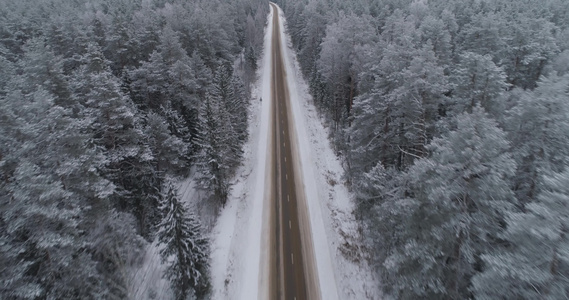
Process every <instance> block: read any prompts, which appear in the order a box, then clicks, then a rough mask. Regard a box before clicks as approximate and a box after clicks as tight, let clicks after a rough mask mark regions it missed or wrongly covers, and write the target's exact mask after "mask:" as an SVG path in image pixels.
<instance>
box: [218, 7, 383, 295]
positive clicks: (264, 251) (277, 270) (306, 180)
mask: <svg viewBox="0 0 569 300" xmlns="http://www.w3.org/2000/svg"><path fill="white" fill-rule="evenodd" d="M285 25H286V19H285V18H284V16H283V12H282V10H280V8H278V7H277V6H276V5H271V12H270V14H269V15H268V16H267V27H266V31H265V37H264V44H263V55H262V59H260V60H259V63H260V67H259V71H258V82H257V84H256V85H255V88H254V90H253V99H257V101H253V102H252V104H251V108H250V109H251V114H250V115H251V118H250V120H249V122H250V125H249V130H250V140H249V141H248V143H247V144H246V145H245V156H244V157H245V160H244V162H243V165H242V166H241V167H240V168H239V170H238V171H237V175H236V177H235V179H234V183H233V184H232V189H231V193H230V197H229V200H228V203H227V205H226V207H225V209H223V211H222V212H221V215H220V216H219V219H218V220H217V223H216V226H215V227H214V229H213V231H212V237H213V242H212V286H213V297H212V298H213V299H228V300H244V299H247V300H249V299H260V300H266V299H283V298H285V299H287V300H288V299H291V300H293V299H294V298H295V297H296V299H298V300H300V299H326V300H338V299H380V296H379V295H378V294H377V293H376V291H377V290H378V289H377V286H376V281H375V279H374V278H373V276H372V273H371V272H370V268H369V266H368V265H367V263H366V261H365V259H364V257H365V253H364V252H363V249H364V248H363V247H362V246H361V244H360V241H361V236H360V228H359V225H358V224H359V223H358V222H357V221H356V220H355V219H354V214H353V209H354V206H353V203H352V201H351V200H350V198H351V196H350V194H349V192H348V190H347V188H346V187H345V186H344V185H343V184H341V182H342V173H343V169H342V166H341V162H340V160H339V159H338V158H337V157H336V155H335V154H334V151H333V150H332V148H331V146H330V143H329V141H328V138H327V131H326V129H325V128H324V127H323V125H322V123H321V122H320V119H319V117H318V115H317V113H316V111H315V109H314V106H313V104H312V100H311V98H310V95H309V93H308V87H307V85H306V82H305V81H304V80H303V78H302V76H301V71H300V67H299V65H298V61H297V60H296V58H295V53H294V50H293V49H292V44H291V41H290V37H289V36H288V35H287V34H286V31H285ZM275 57H276V58H275ZM279 57H280V59H279ZM277 68H278V69H279V70H276V69H277ZM276 83H278V84H276ZM279 90H280V92H279ZM285 94H286V96H283V95H285ZM278 95H280V96H279V97H282V98H281V99H273V98H274V96H278ZM259 98H262V99H263V100H262V101H258V100H259ZM273 104H274V105H273ZM279 106H280V107H279ZM281 113H282V117H281V116H280V115H281ZM283 131H284V132H283ZM277 146H278V147H277ZM287 147H290V148H289V149H288V150H287V149H286V148H287ZM277 152H278V153H277ZM279 174H280V175H279ZM279 185H280V187H279ZM287 196H288V197H287ZM290 196H294V197H295V198H294V199H295V200H293V199H292V198H290ZM292 201H294V202H293V203H292V204H288V203H289V202H292ZM277 209H278V212H279V213H278V214H277ZM288 221H290V223H289V222H288ZM277 225H278V228H277ZM293 232H296V233H293ZM285 239H286V241H285ZM277 243H279V244H278V245H277ZM286 245H288V246H286ZM316 254H317V255H316ZM286 278H288V279H286Z"/></svg>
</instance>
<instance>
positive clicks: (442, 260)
mask: <svg viewBox="0 0 569 300" xmlns="http://www.w3.org/2000/svg"><path fill="white" fill-rule="evenodd" d="M279 3H280V4H281V7H283V9H284V11H285V14H286V16H287V22H288V23H287V26H288V28H287V29H288V31H289V33H290V34H291V37H292V41H293V44H294V47H295V48H296V49H297V50H298V57H299V62H300V64H301V66H302V68H303V73H304V75H305V77H306V78H307V81H309V82H310V92H311V93H312V96H313V99H314V102H315V106H316V107H317V108H319V111H320V113H321V115H322V117H323V119H324V121H325V122H327V124H329V125H330V126H329V129H330V135H331V138H332V141H333V145H334V146H335V150H336V151H337V154H338V155H340V156H341V157H342V158H343V161H344V166H345V170H346V172H345V178H346V180H347V182H349V183H350V184H351V188H352V190H353V192H354V194H355V196H356V199H355V200H356V201H357V203H358V217H359V218H361V220H362V224H363V226H364V232H365V233H366V236H367V240H368V242H369V246H370V249H372V250H371V253H370V254H371V255H370V258H371V260H372V261H373V263H374V264H375V266H376V271H377V273H378V275H379V276H380V277H381V278H382V280H383V289H384V291H386V292H389V293H392V294H393V295H394V296H395V297H396V298H399V299H417V298H421V299H471V298H480V299H500V298H507V299H510V298H516V299H534V298H548V299H558V298H565V297H567V291H568V290H569V282H568V281H567V280H565V279H561V278H565V275H566V274H565V273H566V269H567V266H566V265H565V264H566V261H565V260H566V258H567V254H566V253H564V252H563V251H562V250H560V249H561V248H562V247H563V246H562V245H563V243H564V242H563V237H564V233H563V232H565V228H563V225H558V224H562V221H560V220H562V214H563V209H564V208H562V206H559V205H558V204H554V203H553V202H552V201H557V202H559V203H560V202H562V200H560V199H562V196H563V194H564V193H566V191H565V190H563V189H561V187H562V184H561V182H562V180H563V178H564V176H565V175H563V174H565V173H566V170H567V167H568V163H569V162H568V161H567V157H569V156H568V153H567V151H569V140H568V139H567V132H569V130H568V128H567V124H568V122H567V116H568V111H567V109H568V107H569V106H568V104H569V85H568V81H567V75H566V73H567V65H568V63H567V57H568V56H567V51H568V49H569V44H568V43H567V36H568V35H567V34H568V32H569V29H568V26H567V24H569V2H567V1H559V0H547V1H521V2H520V1H508V0H497V1H460V0H451V1H447V0H429V1H422V0H409V1H395V0H363V1H335V0H332V1H324V0H312V1H307V2H302V1H288V0H282V1H279ZM557 202H556V203H557ZM550 206H551V207H553V206H555V207H556V211H555V213H553V212H548V210H549V209H551V208H549V207H550ZM546 207H547V208H546ZM558 214H561V216H560V215H558ZM537 220H539V222H540V224H539V225H537V223H538V221H537ZM522 228H523V229H522ZM545 240H547V242H546V241H545ZM538 257H539V259H538Z"/></svg>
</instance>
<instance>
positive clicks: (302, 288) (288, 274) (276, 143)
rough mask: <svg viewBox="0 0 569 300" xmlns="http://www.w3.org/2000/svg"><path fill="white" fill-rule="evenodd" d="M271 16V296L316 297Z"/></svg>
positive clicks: (311, 252) (275, 23) (275, 27)
mask: <svg viewBox="0 0 569 300" xmlns="http://www.w3.org/2000/svg"><path fill="white" fill-rule="evenodd" d="M271 5H272V6H273V11H277V7H276V5H274V4H271ZM272 21H273V34H272V43H271V45H272V51H271V53H272V55H271V60H272V63H271V66H272V74H271V118H272V119H271V122H270V123H271V130H270V132H272V135H271V148H270V149H271V152H272V157H271V160H272V161H271V163H270V166H271V168H272V170H271V174H270V176H271V181H272V186H271V193H270V195H269V197H268V199H270V200H269V201H268V203H270V204H269V205H271V206H272V207H271V208H270V220H271V221H270V222H269V226H270V227H271V229H270V230H269V232H270V233H271V237H270V240H271V247H270V249H271V250H270V256H269V257H270V260H269V261H270V262H269V265H270V266H271V269H270V276H271V277H270V278H271V279H270V288H269V296H270V297H271V299H291V300H292V299H298V300H301V299H319V298H320V296H319V288H318V286H317V276H316V270H315V268H314V248H313V246H312V239H311V232H310V222H309V217H308V214H307V212H306V203H305V197H304V195H305V193H304V190H303V183H302V175H301V173H300V166H299V162H298V149H297V148H296V147H295V146H296V136H295V135H294V133H293V132H294V127H293V126H291V125H290V124H291V122H292V120H293V119H291V118H290V117H289V115H291V114H292V112H291V109H290V98H289V92H288V86H287V80H286V78H287V77H286V75H287V74H286V71H285V67H284V62H283V58H282V47H281V37H280V32H279V28H280V26H279V17H278V14H273V20H272ZM291 129H292V130H291Z"/></svg>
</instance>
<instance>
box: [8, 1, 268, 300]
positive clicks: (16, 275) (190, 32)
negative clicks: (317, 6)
mask: <svg viewBox="0 0 569 300" xmlns="http://www.w3.org/2000/svg"><path fill="white" fill-rule="evenodd" d="M268 9H269V7H268V3H266V2H265V1H262V0H238V1H231V2H229V1H224V0H214V1H177V0H172V1H167V0H165V1H163V0H151V1H136V0H121V1H114V0H113V1H107V0H92V1H83V0H79V1H67V0H40V1H12V0H5V1H2V3H1V5H0V298H2V299H124V298H127V297H129V295H128V289H127V288H128V287H127V286H126V285H127V278H126V277H127V276H128V275H126V274H125V272H126V270H127V269H128V268H130V267H132V266H136V265H137V264H139V263H140V262H141V259H142V257H141V255H142V254H143V253H144V251H143V250H144V248H145V247H146V246H147V245H148V243H149V241H151V240H153V239H154V238H155V237H156V235H157V233H158V232H159V231H160V230H162V236H163V239H162V240H163V241H164V243H165V244H166V245H167V246H166V248H167V249H170V248H172V247H173V249H181V250H180V251H177V252H171V251H170V250H165V251H166V252H164V259H165V262H167V263H169V264H171V268H170V269H169V271H168V273H167V277H168V278H170V279H171V280H172V282H173V287H174V290H175V291H176V298H177V299H185V297H186V296H187V295H190V294H192V293H194V292H195V295H197V296H199V297H202V296H204V295H206V294H207V280H208V279H207V278H208V274H207V255H208V250H207V240H206V239H205V238H204V237H203V233H202V232H201V229H200V226H199V223H197V221H196V219H195V218H194V217H193V216H192V213H191V212H188V211H187V210H186V209H185V208H183V204H182V203H180V202H179V200H178V199H177V198H176V197H177V196H176V195H174V194H175V192H174V191H173V187H172V183H171V182H172V179H168V178H172V177H173V178H180V177H184V176H188V174H189V171H190V169H191V168H192V167H194V166H196V167H198V173H199V174H203V176H202V177H203V178H202V180H200V183H201V186H202V187H203V188H204V189H207V191H208V192H209V193H210V194H211V197H210V199H209V201H213V202H214V203H216V204H215V205H218V206H220V205H222V204H223V203H224V202H225V198H226V197H227V189H228V186H227V185H228V183H227V181H228V178H229V177H230V176H231V174H232V172H233V170H234V168H235V166H236V165H237V164H238V163H239V162H240V159H241V152H240V151H241V150H240V149H241V145H242V144H243V142H244V141H245V140H246V139H247V114H244V113H243V112H246V111H247V107H248V97H249V95H248V93H249V84H250V83H251V81H252V79H253V77H254V72H255V68H256V60H257V58H258V56H259V53H260V49H261V45H262V40H263V38H262V35H263V28H264V25H265V19H266V14H267V13H268ZM207 107H211V108H213V109H212V110H211V111H208V109H209V108H207ZM208 114H212V115H213V117H214V118H215V120H216V122H217V123H216V124H209V123H207V122H206V121H204V120H206V119H207V118H208ZM208 126H215V128H209V127H208ZM210 131H215V132H216V133H217V134H216V135H215V136H214V137H212V136H211V135H209V134H208V132H210ZM214 138H216V139H217V138H219V139H220V140H214ZM210 149H213V150H211V151H210ZM208 155H217V156H219V157H221V158H222V159H221V161H219V162H218V164H219V166H212V165H211V164H209V162H210V158H209V157H208ZM208 174H214V175H215V176H216V177H215V178H216V179H215V180H214V179H213V177H212V176H207V175H208ZM173 193H174V194H173ZM161 207H165V208H163V209H161ZM179 224H181V225H179ZM176 226H178V227H176ZM172 228H182V231H184V232H183V234H182V235H178V234H177V233H178V231H176V230H178V229H175V230H174V229H172ZM172 230H174V231H172ZM172 232H176V235H174V239H178V240H175V241H174V240H172ZM190 242H191V243H196V244H195V245H194V246H193V248H192V247H188V246H187V243H190ZM184 243H186V244H184ZM182 250H183V251H182ZM184 251H186V252H185V253H186V254H188V253H189V254H188V255H190V254H191V255H193V256H191V255H190V256H189V257H188V256H184V255H186V254H183V253H184ZM176 262H177V263H176ZM198 265H199V267H197V266H198ZM196 270H198V271H196ZM192 272H194V273H192ZM195 272H198V273H199V274H200V275H199V276H197V275H196V273H195ZM180 274H182V275H180ZM184 274H190V275H184ZM188 276H189V277H188ZM196 277H199V278H198V279H196ZM180 278H181V279H180ZM192 291H193V292H192Z"/></svg>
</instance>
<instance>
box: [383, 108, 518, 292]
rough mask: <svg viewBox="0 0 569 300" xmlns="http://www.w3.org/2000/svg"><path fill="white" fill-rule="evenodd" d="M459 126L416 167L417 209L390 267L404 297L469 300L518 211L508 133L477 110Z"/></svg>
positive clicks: (413, 191) (412, 185)
mask: <svg viewBox="0 0 569 300" xmlns="http://www.w3.org/2000/svg"><path fill="white" fill-rule="evenodd" d="M455 120H456V124H457V125H456V126H457V128H456V129H455V130H453V131H450V132H449V133H447V134H445V135H443V136H442V137H441V138H435V139H434V140H433V142H432V143H431V144H430V146H429V147H428V149H429V150H430V152H431V153H432V154H431V156H430V157H429V158H424V159H421V160H418V161H417V162H416V163H415V165H414V166H412V167H411V168H410V169H409V171H408V174H407V176H409V177H408V178H409V179H408V180H409V188H408V190H407V192H406V193H407V194H408V195H410V196H411V198H412V199H413V201H414V203H411V204H410V205H411V206H412V207H414V209H413V210H412V211H411V212H409V214H408V217H407V218H406V219H405V220H404V221H403V222H404V226H403V227H402V228H404V230H403V231H401V232H396V233H394V234H396V235H398V236H399V238H400V239H401V240H402V241H403V243H401V244H400V245H398V246H397V247H396V248H395V249H394V251H393V254H392V255H391V256H390V257H389V258H387V259H386V261H385V263H384V267H385V269H384V270H385V271H386V272H389V273H390V274H391V275H392V276H393V278H395V280H394V282H393V285H394V286H395V289H396V291H397V293H398V295H399V298H404V299H410V298H411V299H413V298H422V299H465V298H469V297H470V296H469V293H468V287H469V286H470V278H471V277H472V276H473V275H475V274H476V273H477V272H479V270H478V268H477V265H478V262H479V261H480V255H482V254H484V253H487V252H488V251H489V250H490V249H491V248H492V247H494V246H495V244H496V239H497V238H498V236H499V234H500V233H501V232H502V230H503V222H504V216H505V214H506V213H507V212H508V211H511V210H512V209H513V202H514V197H513V193H512V191H511V190H510V188H509V182H508V181H507V178H508V177H511V176H513V174H514V171H515V162H514V160H513V159H512V158H511V157H510V155H509V154H508V153H506V152H505V151H506V150H507V149H508V148H509V145H508V142H507V141H506V140H505V133H504V132H503V131H502V130H501V129H500V128H498V127H497V124H496V122H495V121H494V120H492V119H490V118H489V117H488V115H487V114H486V113H485V112H484V111H483V109H482V108H481V107H480V106H478V107H475V108H474V111H473V113H472V114H461V115H458V116H457V117H456V119H455Z"/></svg>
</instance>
